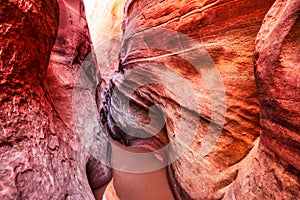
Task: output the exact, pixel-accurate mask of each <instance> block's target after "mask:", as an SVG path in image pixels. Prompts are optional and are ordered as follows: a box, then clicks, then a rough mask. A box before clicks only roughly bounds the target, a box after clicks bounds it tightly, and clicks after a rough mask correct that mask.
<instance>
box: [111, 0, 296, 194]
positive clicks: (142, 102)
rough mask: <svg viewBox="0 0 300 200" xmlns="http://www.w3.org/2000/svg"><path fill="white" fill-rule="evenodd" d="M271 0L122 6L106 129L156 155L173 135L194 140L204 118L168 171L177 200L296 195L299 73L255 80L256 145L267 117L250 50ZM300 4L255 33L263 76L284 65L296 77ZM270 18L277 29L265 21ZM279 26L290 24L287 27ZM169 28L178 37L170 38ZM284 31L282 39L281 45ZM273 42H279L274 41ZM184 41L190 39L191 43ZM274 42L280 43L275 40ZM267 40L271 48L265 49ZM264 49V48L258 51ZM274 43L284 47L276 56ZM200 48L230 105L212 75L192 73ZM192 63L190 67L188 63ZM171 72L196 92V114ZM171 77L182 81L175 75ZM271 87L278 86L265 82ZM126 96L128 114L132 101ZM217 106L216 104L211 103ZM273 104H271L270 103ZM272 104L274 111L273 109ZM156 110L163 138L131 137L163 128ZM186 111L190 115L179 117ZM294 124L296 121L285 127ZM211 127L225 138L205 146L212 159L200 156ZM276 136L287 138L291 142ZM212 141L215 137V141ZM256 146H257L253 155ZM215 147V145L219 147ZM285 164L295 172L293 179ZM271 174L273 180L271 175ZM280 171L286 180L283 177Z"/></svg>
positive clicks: (287, 5) (288, 5) (282, 6)
mask: <svg viewBox="0 0 300 200" xmlns="http://www.w3.org/2000/svg"><path fill="white" fill-rule="evenodd" d="M273 2H274V1H271V0H270V1H263V2H256V1H201V2H199V1H185V2H174V1H172V2H169V1H135V0H132V1H127V2H126V4H125V14H124V21H123V38H122V43H121V45H122V46H121V54H120V61H119V62H120V63H119V68H118V71H117V73H115V74H114V75H113V77H112V84H111V88H110V95H111V100H110V102H109V109H108V120H109V121H108V126H109V128H110V133H111V135H112V136H113V138H114V139H116V140H119V141H120V142H121V143H123V144H124V145H127V146H135V147H143V148H146V149H150V150H157V149H159V148H161V147H162V146H163V145H166V144H168V142H170V141H171V140H174V138H175V139H176V137H177V138H178V137H179V138H183V139H187V138H188V136H189V135H192V136H193V131H194V129H193V128H194V127H193V123H194V122H195V120H197V118H196V117H197V114H199V115H200V123H199V126H198V127H197V129H196V131H197V132H196V135H195V137H194V138H193V142H192V144H187V145H188V147H187V148H186V149H185V150H186V151H185V154H184V156H182V157H181V158H180V159H178V160H176V161H175V162H174V163H172V164H171V165H170V166H169V180H170V186H171V188H172V189H173V193H174V196H175V197H176V199H221V198H223V199H293V198H297V197H299V193H298V191H299V175H295V173H296V174H297V173H298V172H297V171H298V170H299V168H298V166H297V165H298V164H299V160H298V157H299V149H298V144H299V140H298V139H297V137H298V132H299V124H298V121H299V120H298V117H299V111H298V110H297V103H298V102H297V98H298V96H299V94H298V93H297V91H298V90H297V89H298V86H297V85H298V83H297V81H296V80H297V74H298V73H295V74H293V75H292V74H291V73H292V72H291V71H289V70H288V69H286V68H287V67H282V70H279V71H276V70H273V71H272V72H271V73H262V74H261V75H260V74H259V73H257V76H258V80H257V87H258V91H259V92H260V93H259V95H260V96H259V98H260V105H261V114H260V115H261V117H262V119H261V121H260V123H261V125H262V143H261V144H259V140H258V137H259V134H260V125H259V112H260V111H259V107H258V94H257V92H256V85H255V80H254V73H253V68H254V66H253V62H254V54H253V50H254V48H255V46H254V44H255V39H256V35H257V33H258V31H259V29H260V27H261V24H262V21H263V19H264V18H265V14H266V13H267V11H268V10H269V9H270V8H271V6H272V4H273ZM297 5H298V2H296V1H287V2H284V3H280V2H276V4H275V6H274V7H273V8H272V9H271V11H269V14H268V15H267V17H266V18H265V21H264V23H263V27H262V29H261V31H260V34H259V35H258V43H257V44H258V45H257V46H256V49H257V50H256V51H257V52H259V53H258V54H256V55H258V56H259V57H258V58H257V59H258V60H256V65H257V67H258V69H259V67H260V68H261V69H260V70H262V71H264V70H266V69H269V66H268V64H270V62H271V63H274V65H273V64H272V66H274V69H275V66H277V65H278V59H279V58H280V60H281V61H280V62H283V65H288V66H290V65H291V67H293V68H294V69H295V70H296V71H297V70H298V71H299V69H298V68H297V65H298V62H297V61H298V60H299V59H298V57H299V56H297V55H298V53H294V52H298V49H299V48H298V46H297V44H298V43H297V42H298V39H297V38H298V36H299V33H297V32H296V31H295V30H296V29H297V27H298V25H297V23H296V24H295V25H294V28H293V29H292V31H291V32H290V36H289V37H287V39H286V40H285V42H283V40H282V41H281V40H280V38H281V37H283V38H284V34H287V33H288V31H289V29H291V27H292V26H293V23H294V21H295V18H296V17H297V16H298V14H299V11H298V8H297ZM277 7H279V9H278V8H277ZM281 13H284V16H281ZM285 13H286V14H285ZM273 15H275V16H273ZM277 15H278V16H277ZM270 16H272V17H270ZM285 17H286V18H287V19H288V20H287V19H285ZM293 17H294V18H293ZM269 18H271V22H268V20H269ZM272 23H274V24H275V26H276V28H275V29H273V28H270V27H272V26H273V25H272ZM281 24H283V25H286V28H284V26H283V25H281ZM264 27H265V28H264ZM162 29H169V30H173V32H172V31H167V30H162ZM174 31H178V32H180V33H181V34H184V36H181V35H180V34H176V33H174ZM282 31H283V33H284V34H283V36H280V37H279V34H280V33H281V32H282ZM269 32H270V33H269ZM271 34H273V35H274V36H273V38H272V39H269V38H268V37H269V36H270V35H271ZM185 36H188V37H189V38H191V39H186V38H185ZM277 36H278V37H279V38H278V39H279V40H277V39H276V37H277ZM264 39H265V40H266V42H261V41H260V40H264ZM268 39H269V41H268ZM274 41H276V42H274ZM292 41H294V43H293V42H292ZM195 43H198V44H199V45H198V46H197V44H195ZM265 43H266V44H267V45H266V46H263V47H261V46H260V45H261V44H265ZM268 44H270V45H268ZM282 44H283V47H285V48H283V50H282V52H283V53H279V52H278V51H279V50H280V49H281V48H278V47H279V46H280V45H282ZM272 45H279V46H278V47H277V46H276V48H272ZM200 48H204V49H205V50H206V51H207V52H208V53H209V55H210V56H211V58H212V60H213V61H214V64H215V66H216V69H217V70H218V71H219V72H220V76H221V78H222V81H223V83H224V88H225V92H226V93H225V94H226V96H225V100H226V104H224V101H223V100H224V99H223V100H222V85H217V86H219V87H214V89H212V88H209V86H208V85H207V81H206V80H205V79H206V78H207V77H205V76H209V74H210V73H214V72H213V71H208V72H207V71H206V73H208V74H204V72H205V71H204V70H203V69H202V70H203V71H201V72H203V73H202V77H201V75H200V74H197V73H198V72H197V70H195V63H193V60H194V62H196V61H195V59H197V58H196V57H195V56H196V55H197V56H199V55H201V51H200V52H199V49H200ZM260 48H263V53H261V52H260ZM273 51H274V54H273V53H272V52H273ZM266 52H269V53H270V55H269V53H266ZM291 52H293V53H291ZM260 54H262V55H260ZM203 55H204V57H203V58H202V60H203V59H205V53H203ZM203 55H202V56H203ZM271 55H273V56H274V58H275V60H271V61H270V60H269V59H272V58H268V57H269V56H271ZM291 55H293V56H294V55H296V56H295V57H292V56H291ZM271 57H272V56H271ZM191 60H192V62H190V63H188V62H187V61H191ZM200 61H201V59H200ZM205 62H206V63H205ZM191 64H192V65H194V66H191ZM200 64H202V67H205V66H207V65H211V64H210V62H209V59H207V60H204V63H200ZM275 64H276V65H275ZM276 68H278V67H276ZM168 69H171V71H173V72H177V73H179V74H180V76H181V77H183V79H177V81H178V82H180V83H182V84H185V83H184V82H182V80H186V81H187V82H188V83H189V84H190V86H191V88H192V89H193V91H194V94H195V96H196V97H197V103H198V106H197V107H196V108H194V107H193V106H192V105H189V104H184V103H185V102H184V101H182V100H181V99H180V98H179V97H178V96H176V95H177V94H178V93H177V94H176V89H175V91H172V89H174V88H172V87H169V86H170V85H168V84H167V83H168V81H169V80H168V79H170V76H169V75H170V74H169V71H168ZM260 70H258V71H260ZM282 72H285V73H286V74H290V76H289V77H288V78H287V80H286V81H284V80H285V79H286V77H287V76H286V75H285V76H283V75H282ZM276 73H278V74H276ZM273 74H274V75H273ZM265 76H266V77H267V78H266V79H264V77H265ZM171 77H172V76H171ZM174 77H175V79H176V76H173V78H174ZM274 77H276V79H274ZM277 77H278V79H277ZM280 77H282V78H280ZM269 79H270V80H272V81H269V82H268V80H269ZM145 80H146V81H145ZM274 80H276V82H275V83H274ZM281 80H282V81H284V87H282V86H281V84H282V82H281ZM214 81H218V80H214ZM147 83H151V84H147ZM220 83H221V82H220ZM274 84H279V85H278V86H277V88H278V89H279V90H280V91H281V92H278V91H275V90H274V89H271V87H274ZM132 87H134V88H136V91H133V90H132ZM260 87H261V88H260ZM281 88H282V89H281ZM292 88H294V90H293V89H292ZM168 90H171V92H170V91H168ZM174 93H175V94H174ZM269 93H270V94H269ZM182 94H183V95H182V96H183V97H184V98H186V99H192V98H193V97H192V96H193V95H191V96H189V95H188V94H186V93H182ZM212 94H214V95H215V96H214V95H212ZM274 95H275V96H274ZM273 96H274V97H276V98H278V99H282V98H285V97H282V96H287V97H289V98H290V100H288V101H281V100H280V104H279V103H278V102H279V101H276V100H275V98H274V97H273ZM219 97H220V98H221V99H219V101H217V99H216V98H219ZM129 98H130V104H129V109H128V107H127V104H126V103H127V101H128V99H129ZM274 100H275V101H274ZM215 101H217V102H218V103H217V104H214V102H215ZM267 102H269V103H268V104H266V103H267ZM271 102H277V103H276V104H275V105H272V106H271ZM291 103H293V104H291ZM153 104H160V105H162V107H164V114H165V117H166V125H165V127H164V128H163V132H160V133H159V134H157V135H155V136H154V137H152V138H150V139H141V138H139V137H134V136H131V134H132V133H150V135H151V134H153V133H151V129H147V128H141V127H143V125H147V124H149V123H150V122H151V123H154V124H156V125H157V124H159V121H161V117H160V116H159V115H156V116H155V117H154V118H151V120H152V121H150V120H149V117H148V114H149V113H148V111H149V110H150V106H151V105H153ZM287 105H294V106H295V109H296V111H291V110H288V107H287ZM274 106H275V107H274ZM182 107H184V108H187V109H188V110H182ZM274 108H275V110H276V112H279V113H278V114H275V113H272V112H274ZM224 109H226V113H225V117H226V118H225V122H224V126H223V121H222V114H223V113H222V111H223V110H224ZM128 111H129V112H128ZM195 113H196V115H195ZM212 114H213V116H212ZM270 116H272V118H270ZM291 116H293V117H294V118H293V119H291V120H289V121H287V119H288V117H291ZM128 119H129V120H128ZM211 119H213V120H214V122H215V123H216V126H215V127H214V128H215V129H213V131H212V132H211V133H216V132H217V131H218V126H219V127H222V133H221V134H220V135H219V137H218V138H217V141H216V143H215V146H214V148H213V149H210V148H208V149H209V150H208V152H204V153H203V151H202V150H203V149H202V147H201V146H202V145H204V144H206V139H207V137H206V135H207V131H208V129H209V122H210V120H211ZM270 119H271V120H270ZM135 120H137V121H140V123H138V122H136V121H135ZM273 120H275V121H273ZM269 122H272V123H273V124H276V123H277V124H280V129H278V128H276V126H273V127H272V126H271V127H270V125H268V124H270V123H269ZM180 123H185V126H186V127H187V129H186V130H185V131H184V134H182V133H178V132H177V131H178V130H179V128H178V127H179V126H180ZM157 126H158V125H157ZM124 127H127V128H124ZM128 127H130V128H128ZM145 127H147V126H145ZM278 130H282V131H285V132H286V134H283V132H281V133H280V132H278ZM178 134H179V136H178ZM180 134H181V135H180ZM144 136H145V135H144ZM209 137H210V138H212V137H211V135H209ZM272 138H274V139H272ZM282 139H283V141H282ZM255 141H256V146H255V148H253V145H254V144H255ZM214 142H215V141H213V139H212V143H213V144H214ZM277 145H278V146H277ZM177 147H179V149H180V145H178V146H176V145H175V146H173V148H174V149H176V148H177ZM266 147H267V148H266ZM277 147H281V148H277ZM174 149H173V150H174ZM268 149H271V150H272V151H274V153H275V154H274V153H273V152H272V151H270V150H268ZM210 150H211V151H210ZM165 154H167V157H168V156H169V159H170V155H171V156H172V154H170V152H165ZM276 154H277V155H279V157H278V156H276ZM162 156H165V155H162ZM203 156H204V157H203ZM285 162H287V163H285ZM288 164H290V165H291V166H293V167H295V168H296V171H295V170H292V169H291V168H290V167H289V166H288ZM269 170H271V171H272V172H271V173H269ZM282 171H286V173H285V174H281V172H282ZM268 180H269V181H270V182H268ZM276 180H278V182H276ZM247 184H248V185H247ZM289 186H290V187H289ZM248 194H249V195H248Z"/></svg>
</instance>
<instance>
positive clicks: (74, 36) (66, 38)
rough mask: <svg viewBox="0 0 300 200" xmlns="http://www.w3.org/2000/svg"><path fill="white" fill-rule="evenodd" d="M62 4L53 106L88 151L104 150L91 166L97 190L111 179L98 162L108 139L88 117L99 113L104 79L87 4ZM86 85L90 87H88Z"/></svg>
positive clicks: (51, 72)
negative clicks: (98, 93)
mask: <svg viewBox="0 0 300 200" xmlns="http://www.w3.org/2000/svg"><path fill="white" fill-rule="evenodd" d="M58 2H59V5H60V17H59V29H58V36H57V40H56V43H55V45H54V47H53V50H52V52H51V57H50V63H49V68H48V72H47V82H48V85H49V91H50V96H51V97H52V100H53V104H54V106H55V108H56V110H57V112H58V113H59V115H60V117H61V118H62V120H63V121H64V123H65V124H66V125H67V126H68V127H69V128H70V129H71V130H72V131H73V132H77V131H78V132H79V136H80V138H79V140H80V141H81V144H83V143H85V144H84V145H83V146H84V147H85V149H86V150H90V151H91V148H99V149H100V151H102V152H101V153H100V152H99V149H98V150H97V151H96V150H93V152H94V153H93V155H92V157H91V158H90V162H89V163H88V164H87V172H88V178H89V181H90V184H91V187H92V189H97V188H100V187H101V186H103V185H104V184H105V183H107V182H108V181H109V180H110V177H111V172H110V169H109V168H108V167H106V166H104V165H102V164H101V163H100V162H98V161H97V159H98V160H99V156H102V155H104V157H106V149H107V138H106V137H105V135H104V134H103V131H100V129H99V127H98V126H99V124H98V123H91V122H90V121H89V120H90V117H88V112H89V111H90V109H92V110H95V111H94V113H96V110H97V107H96V104H95V97H96V90H97V84H99V80H100V73H99V68H98V65H97V61H96V56H95V53H94V49H93V46H92V42H91V37H90V33H89V29H88V25H87V20H86V17H85V11H84V5H83V2H82V1H81V0H77V1H74V0H73V1H63V0H61V1H58ZM86 84H90V85H89V86H88V87H86V86H87V85H86ZM87 126H89V128H88V129H92V131H93V135H91V132H89V130H87V128H86V127H87ZM94 126H97V127H94ZM100 132H101V133H102V135H101V133H100ZM85 134H86V135H85ZM93 136H95V137H93ZM87 138H88V140H89V141H87V140H86V139H87ZM89 143H91V144H89ZM87 144H88V145H87ZM93 144H94V145H93ZM97 145H99V146H97ZM102 153H103V154H102ZM100 154H101V155H100ZM107 155H108V154H107ZM103 159H105V158H103Z"/></svg>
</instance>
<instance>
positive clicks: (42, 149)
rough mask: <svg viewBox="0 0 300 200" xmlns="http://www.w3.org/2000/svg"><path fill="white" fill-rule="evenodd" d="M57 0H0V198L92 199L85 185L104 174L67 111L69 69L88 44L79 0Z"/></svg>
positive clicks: (94, 185) (100, 182)
mask: <svg viewBox="0 0 300 200" xmlns="http://www.w3.org/2000/svg"><path fill="white" fill-rule="evenodd" d="M58 3H59V5H58V4H57V2H56V1H51V0H50V1H38V0H35V1H1V7H0V9H1V11H0V15H1V22H0V23H1V24H0V32H1V34H0V40H1V45H0V70H1V73H0V82H1V84H0V87H1V89H0V107H1V112H0V198H1V199H5V200H8V199H94V196H93V193H92V190H91V187H92V188H93V189H97V188H98V187H101V186H103V185H104V184H105V183H106V182H107V181H108V180H109V178H110V172H109V170H108V169H107V168H106V167H103V166H102V165H101V164H99V162H98V161H95V159H94V158H93V157H92V156H91V155H90V153H89V152H88V151H87V150H86V149H85V148H83V147H82V144H81V143H80V142H79V137H78V134H77V133H76V132H75V131H74V126H73V125H74V122H73V121H72V116H71V114H72V113H71V112H72V104H71V103H70V102H71V100H72V99H71V97H72V91H71V89H70V88H71V87H72V86H73V83H74V79H75V78H76V77H75V76H72V75H74V74H72V73H76V68H79V67H80V65H81V63H83V59H84V58H85V57H86V56H87V55H88V54H89V53H90V51H91V42H90V38H89V34H88V29H87V23H86V20H85V16H84V10H83V4H82V2H81V1H59V2H58ZM59 7H60V14H59ZM59 15H60V19H59V18H58V16H59ZM59 22H60V23H59ZM58 24H59V27H58ZM72 24H73V25H72ZM57 31H59V33H58V35H57ZM57 36H58V37H57ZM56 38H57V41H56V44H55V39H56ZM54 44H55V45H54ZM53 45H54V48H53ZM64 45H65V46H64ZM52 48H53V51H52V54H51V64H50V66H49V71H48V72H49V74H48V77H47V81H46V73H47V67H48V62H49V57H50V53H51V50H52ZM88 61H89V62H85V65H87V64H86V63H88V64H90V65H91V66H92V65H96V63H95V60H93V59H92V58H90V59H89V60H88ZM77 70H78V69H77ZM49 91H50V92H49ZM93 103H94V105H96V104H95V100H94V102H93ZM78 106H80V105H78ZM102 144H103V145H105V142H103V143H102ZM87 176H88V178H89V180H88V179H87ZM95 177H97V178H98V179H97V178H95ZM90 184H91V185H90Z"/></svg>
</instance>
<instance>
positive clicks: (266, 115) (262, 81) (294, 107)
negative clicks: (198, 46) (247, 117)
mask: <svg viewBox="0 0 300 200" xmlns="http://www.w3.org/2000/svg"><path fill="white" fill-rule="evenodd" d="M299 13H300V2H299V1H295V0H294V1H293V0H289V1H277V2H276V3H275V4H274V5H273V7H272V9H270V11H269V12H268V14H267V15H266V18H265V20H264V23H263V25H262V27H261V29H260V31H259V33H258V36H257V40H256V48H255V56H256V60H255V69H256V81H257V89H258V92H259V101H260V111H261V112H260V116H261V119H260V121H261V128H262V134H261V141H262V143H263V145H264V146H266V147H267V148H269V149H270V150H271V151H272V152H274V153H275V154H277V155H278V156H279V157H280V158H281V159H283V160H284V161H285V162H287V163H288V164H289V165H291V166H293V167H294V168H296V169H297V170H300V135H299V134H300V82H299V80H300V74H299V72H300V62H299V61H300V48H299V44H300V33H299V30H300V17H299Z"/></svg>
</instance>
